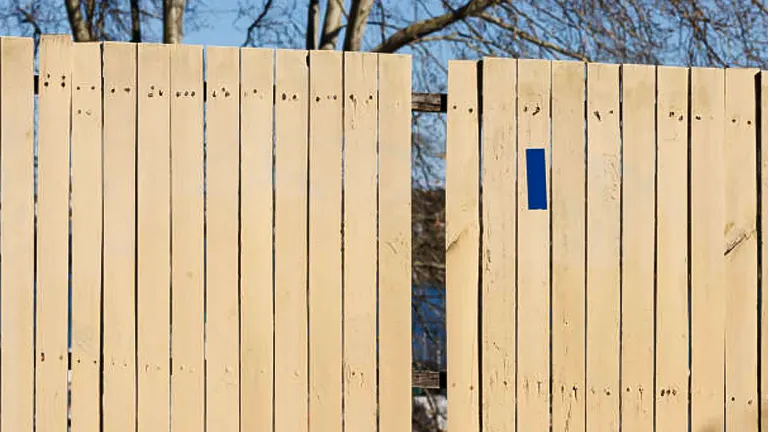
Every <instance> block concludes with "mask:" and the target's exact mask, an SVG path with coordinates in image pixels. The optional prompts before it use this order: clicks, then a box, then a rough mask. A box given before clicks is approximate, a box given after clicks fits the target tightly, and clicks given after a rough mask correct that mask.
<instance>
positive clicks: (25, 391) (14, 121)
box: [0, 38, 35, 432]
mask: <svg viewBox="0 0 768 432" xmlns="http://www.w3.org/2000/svg"><path fill="white" fill-rule="evenodd" d="M33 62H34V48H33V42H32V39H21V38H1V39H0V148H1V149H2V151H0V185H2V188H0V202H1V203H2V218H0V256H2V257H3V259H2V260H1V261H0V289H2V294H0V296H1V297H2V300H0V305H2V310H1V311H0V320H2V323H0V340H1V341H2V349H0V407H2V413H1V415H2V417H0V430H6V431H19V432H32V430H33V429H32V428H33V422H34V418H33V415H34V403H35V402H34V391H35V381H34V380H35V346H34V331H35V326H34V295H35V283H34V280H35V275H34V272H35V252H34V251H35V232H34V230H35V227H34V171H33V170H34V149H33V145H34V144H33V137H34V95H33V88H32V79H31V77H32V75H33V73H34V70H33Z"/></svg>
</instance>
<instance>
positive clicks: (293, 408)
mask: <svg viewBox="0 0 768 432" xmlns="http://www.w3.org/2000/svg"><path fill="white" fill-rule="evenodd" d="M275 61H276V67H275V69H276V78H275V80H276V83H275V100H276V106H275V431H276V432H302V431H306V430H307V410H308V407H307V350H308V348H307V324H308V323H307V144H308V143H307V127H308V124H307V117H308V115H307V112H308V111H307V110H308V109H309V105H308V99H309V88H308V87H309V85H308V81H309V79H308V70H307V52H306V51H283V50H281V51H277V54H276V59H275Z"/></svg>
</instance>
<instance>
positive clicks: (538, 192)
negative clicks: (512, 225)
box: [525, 148, 547, 210]
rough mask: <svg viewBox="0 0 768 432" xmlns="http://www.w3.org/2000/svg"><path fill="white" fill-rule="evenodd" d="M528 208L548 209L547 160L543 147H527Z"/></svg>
mask: <svg viewBox="0 0 768 432" xmlns="http://www.w3.org/2000/svg"><path fill="white" fill-rule="evenodd" d="M525 167H526V173H527V178H528V210H546V209H547V161H546V154H545V153H544V149H543V148H529V149H525Z"/></svg>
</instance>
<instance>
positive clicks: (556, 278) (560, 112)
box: [551, 62, 586, 432]
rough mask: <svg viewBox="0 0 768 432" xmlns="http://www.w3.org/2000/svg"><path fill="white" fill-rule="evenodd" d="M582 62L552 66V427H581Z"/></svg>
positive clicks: (557, 430)
mask: <svg viewBox="0 0 768 432" xmlns="http://www.w3.org/2000/svg"><path fill="white" fill-rule="evenodd" d="M584 72H585V68H584V64H583V63H565V62H553V63H552V199H551V200H552V210H551V212H552V429H553V431H554V432H566V431H584V430H585V428H586V425H585V418H584V414H585V408H586V407H585V403H584V396H585V384H584V380H585V377H584V371H585V367H586V357H585V352H584V344H585V333H584V332H585V327H584V326H585V322H586V321H585V319H586V316H585V314H584V310H585V309H584V307H585V304H584V299H585V291H584V289H585V286H584V280H585V279H584V275H585V273H584V272H585V271H586V268H585V266H584V265H585V256H584V241H585V238H584V229H585V225H584V224H585V223H586V222H585V221H586V219H585V217H586V214H585V212H584V202H585V181H586V178H585V175H584V172H585V167H586V165H585V163H586V154H585V152H584V148H585V147H584V146H585V142H584V94H585V93H584V92H585V81H584V76H585V75H584Z"/></svg>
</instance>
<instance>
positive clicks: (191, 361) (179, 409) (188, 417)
mask: <svg viewBox="0 0 768 432" xmlns="http://www.w3.org/2000/svg"><path fill="white" fill-rule="evenodd" d="M170 67H171V73H170V79H171V84H170V85H171V87H170V88H171V102H170V104H171V120H170V121H171V123H170V132H171V143H170V146H171V230H172V231H171V251H172V254H171V289H172V290H173V291H172V294H171V317H172V320H171V334H172V335H173V337H172V338H171V344H172V346H171V354H172V356H173V362H172V367H173V369H172V370H171V430H173V431H190V432H202V431H203V430H204V427H205V426H204V425H205V421H204V419H205V370H204V365H203V356H204V351H203V349H204V347H203V330H204V323H203V322H204V321H203V320H204V315H203V314H204V310H203V306H204V304H203V301H204V299H203V295H204V293H203V276H204V269H203V265H204V262H203V253H204V249H203V248H204V247H205V243H204V240H203V49H202V47H198V46H189V45H173V46H171V52H170Z"/></svg>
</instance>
